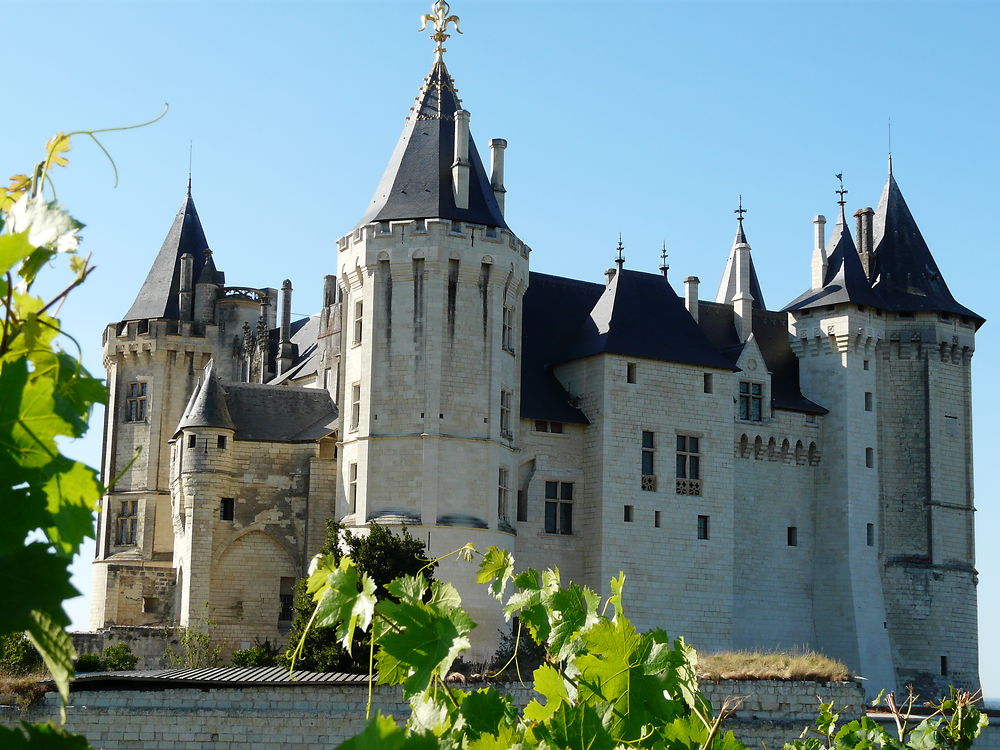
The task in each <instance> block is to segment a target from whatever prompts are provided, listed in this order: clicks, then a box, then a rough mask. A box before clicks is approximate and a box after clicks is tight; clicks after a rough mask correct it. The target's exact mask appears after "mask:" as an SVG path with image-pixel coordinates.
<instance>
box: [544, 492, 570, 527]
mask: <svg viewBox="0 0 1000 750" xmlns="http://www.w3.org/2000/svg"><path fill="white" fill-rule="evenodd" d="M545 532H546V533H547V534H572V533H573V483H572V482H552V481H549V482H546V483H545Z"/></svg>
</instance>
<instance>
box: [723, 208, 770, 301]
mask: <svg viewBox="0 0 1000 750" xmlns="http://www.w3.org/2000/svg"><path fill="white" fill-rule="evenodd" d="M740 245H746V246H747V247H750V243H749V242H747V236H746V234H745V233H744V232H743V222H742V221H740V222H739V224H738V226H737V227H736V237H735V239H733V248H732V250H730V251H729V259H728V260H727V261H726V270H725V271H724V272H723V274H722V282H721V283H720V284H719V292H718V294H716V295H715V301H716V302H721V303H723V304H726V305H731V304H732V303H733V299H735V297H736V290H737V288H738V287H739V269H737V267H736V248H738V247H739V246H740ZM749 258H750V294H752V295H753V307H754V309H756V310H765V309H767V308H765V307H764V293H763V292H762V291H761V290H760V282H759V281H758V280H757V269H755V268H754V266H753V255H750V256H749Z"/></svg>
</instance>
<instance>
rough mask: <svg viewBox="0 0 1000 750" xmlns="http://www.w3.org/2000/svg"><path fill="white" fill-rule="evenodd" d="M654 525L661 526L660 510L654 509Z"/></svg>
mask: <svg viewBox="0 0 1000 750" xmlns="http://www.w3.org/2000/svg"><path fill="white" fill-rule="evenodd" d="M653 526H654V527H655V528H657V529H658V528H660V511H658V510H654V511H653Z"/></svg>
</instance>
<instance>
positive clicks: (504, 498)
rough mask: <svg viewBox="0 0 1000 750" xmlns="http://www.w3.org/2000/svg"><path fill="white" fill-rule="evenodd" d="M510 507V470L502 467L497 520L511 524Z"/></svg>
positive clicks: (498, 478)
mask: <svg viewBox="0 0 1000 750" xmlns="http://www.w3.org/2000/svg"><path fill="white" fill-rule="evenodd" d="M509 507H510V470H509V469H507V467H506V466H501V467H500V471H499V475H498V477H497V520H498V521H502V522H503V523H506V524H509V523H510V518H509V516H508V510H507V509H508V508H509Z"/></svg>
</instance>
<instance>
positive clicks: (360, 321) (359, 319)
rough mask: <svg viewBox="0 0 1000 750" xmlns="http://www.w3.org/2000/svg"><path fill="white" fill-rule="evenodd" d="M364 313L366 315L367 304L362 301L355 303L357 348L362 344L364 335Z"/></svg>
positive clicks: (355, 340)
mask: <svg viewBox="0 0 1000 750" xmlns="http://www.w3.org/2000/svg"><path fill="white" fill-rule="evenodd" d="M364 313H365V303H364V301H362V300H358V301H357V302H355V303H354V345H355V346H357V345H358V344H360V343H361V338H362V335H363V334H364Z"/></svg>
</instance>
